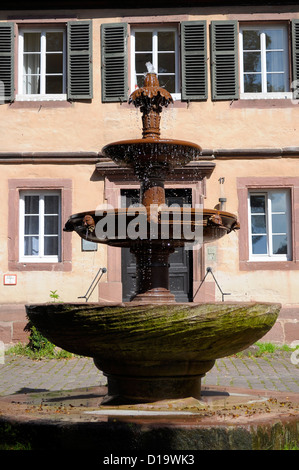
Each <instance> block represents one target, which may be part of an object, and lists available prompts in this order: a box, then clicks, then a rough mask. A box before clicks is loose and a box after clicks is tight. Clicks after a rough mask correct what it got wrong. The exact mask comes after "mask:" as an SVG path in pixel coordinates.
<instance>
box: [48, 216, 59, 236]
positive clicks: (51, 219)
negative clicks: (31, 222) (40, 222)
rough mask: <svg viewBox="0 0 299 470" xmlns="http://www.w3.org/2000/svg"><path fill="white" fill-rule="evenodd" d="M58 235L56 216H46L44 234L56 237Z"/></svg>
mask: <svg viewBox="0 0 299 470" xmlns="http://www.w3.org/2000/svg"><path fill="white" fill-rule="evenodd" d="M57 233H58V216H57V215H46V216H45V234H46V235H56V234H57Z"/></svg>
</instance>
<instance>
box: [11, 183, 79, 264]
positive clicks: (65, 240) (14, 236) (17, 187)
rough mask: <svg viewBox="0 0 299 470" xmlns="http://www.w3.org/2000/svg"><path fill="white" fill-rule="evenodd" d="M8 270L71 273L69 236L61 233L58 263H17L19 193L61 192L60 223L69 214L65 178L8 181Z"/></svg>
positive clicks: (69, 195)
mask: <svg viewBox="0 0 299 470" xmlns="http://www.w3.org/2000/svg"><path fill="white" fill-rule="evenodd" d="M8 189H9V191H8V193H9V195H8V214H9V224H8V269H9V270H10V271H71V269H72V236H71V234H70V233H67V232H63V231H62V232H61V260H60V261H59V262H58V263H41V262H39V263H31V262H28V263H25V262H20V261H19V193H20V191H24V190H25V191H26V190H36V189H41V190H51V189H52V190H60V191H61V220H62V221H64V220H66V219H67V218H68V217H69V215H70V214H71V213H72V180H71V179H64V178H53V179H52V178H51V179H50V178H36V179H32V178H28V179H27V178H26V179H25V178H24V179H9V180H8Z"/></svg>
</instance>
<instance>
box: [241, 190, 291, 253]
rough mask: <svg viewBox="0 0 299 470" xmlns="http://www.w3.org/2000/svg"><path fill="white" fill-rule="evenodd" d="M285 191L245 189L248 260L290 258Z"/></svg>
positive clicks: (288, 221) (288, 207) (289, 235)
mask: <svg viewBox="0 0 299 470" xmlns="http://www.w3.org/2000/svg"><path fill="white" fill-rule="evenodd" d="M290 225H291V224H290V194H289V191H288V190H269V191H260V192H249V232H250V236H249V238H250V241H249V252H250V259H251V260H264V261H265V260H274V259H276V260H289V259H291V228H290Z"/></svg>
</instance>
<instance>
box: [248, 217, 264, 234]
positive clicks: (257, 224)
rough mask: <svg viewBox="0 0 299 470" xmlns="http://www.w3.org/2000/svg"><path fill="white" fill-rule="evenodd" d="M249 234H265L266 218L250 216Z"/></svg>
mask: <svg viewBox="0 0 299 470" xmlns="http://www.w3.org/2000/svg"><path fill="white" fill-rule="evenodd" d="M251 232H252V233H259V234H261V233H266V216H265V215H262V214H259V215H252V216H251Z"/></svg>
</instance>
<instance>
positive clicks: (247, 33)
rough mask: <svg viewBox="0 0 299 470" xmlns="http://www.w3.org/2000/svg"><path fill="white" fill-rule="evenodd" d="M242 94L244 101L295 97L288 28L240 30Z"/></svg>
mask: <svg viewBox="0 0 299 470" xmlns="http://www.w3.org/2000/svg"><path fill="white" fill-rule="evenodd" d="M240 72H241V83H240V91H241V97H243V98H291V96H292V94H291V93H290V84H289V51H288V29H287V27H286V26H283V25H281V26H274V25H272V26H270V25H269V26H258V25H257V26H243V27H242V28H241V29H240Z"/></svg>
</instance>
